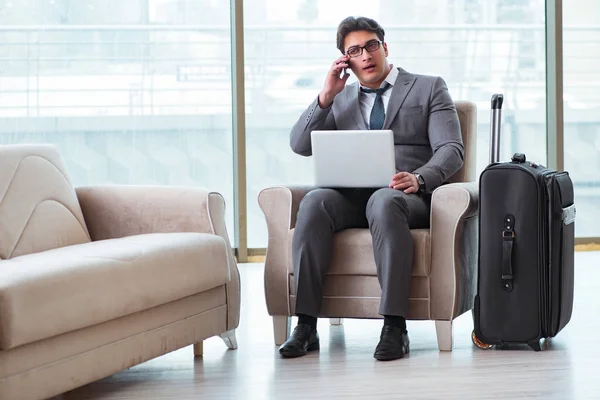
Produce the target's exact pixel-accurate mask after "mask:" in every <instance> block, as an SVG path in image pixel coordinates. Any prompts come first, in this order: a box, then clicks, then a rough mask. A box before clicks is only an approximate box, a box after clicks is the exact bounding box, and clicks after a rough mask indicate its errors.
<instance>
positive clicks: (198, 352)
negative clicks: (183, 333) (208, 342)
mask: <svg viewBox="0 0 600 400" xmlns="http://www.w3.org/2000/svg"><path fill="white" fill-rule="evenodd" d="M203 353H204V342H202V341H200V342H198V343H194V357H202V354H203Z"/></svg>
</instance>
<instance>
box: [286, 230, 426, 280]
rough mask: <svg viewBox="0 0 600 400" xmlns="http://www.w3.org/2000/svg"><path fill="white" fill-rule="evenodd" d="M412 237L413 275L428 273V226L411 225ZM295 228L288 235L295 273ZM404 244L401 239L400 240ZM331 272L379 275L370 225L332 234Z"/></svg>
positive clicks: (291, 267)
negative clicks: (367, 227)
mask: <svg viewBox="0 0 600 400" xmlns="http://www.w3.org/2000/svg"><path fill="white" fill-rule="evenodd" d="M410 233H411V235H412V238H413V267H412V271H413V272H412V275H413V276H429V273H430V271H431V245H430V243H431V241H430V236H429V229H411V231H410ZM293 235H294V229H291V230H290V232H289V236H288V246H289V248H288V250H289V257H288V260H289V262H288V271H289V273H290V274H293V273H294V267H293V265H292V263H291V260H292V238H293ZM398 246H402V243H398ZM327 273H328V274H329V275H366V276H377V267H376V266H375V258H374V255H373V239H372V237H371V232H370V231H369V230H368V229H346V230H343V231H341V232H338V233H336V234H335V235H334V236H333V253H332V256H331V268H330V269H329V271H327Z"/></svg>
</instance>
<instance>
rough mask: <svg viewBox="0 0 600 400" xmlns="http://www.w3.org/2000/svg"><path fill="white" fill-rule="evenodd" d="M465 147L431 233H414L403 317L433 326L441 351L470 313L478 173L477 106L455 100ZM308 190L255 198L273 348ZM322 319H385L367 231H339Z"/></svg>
mask: <svg viewBox="0 0 600 400" xmlns="http://www.w3.org/2000/svg"><path fill="white" fill-rule="evenodd" d="M456 109H457V111H458V116H459V121H460V126H461V131H462V138H463V142H464V146H465V160H464V165H463V167H462V168H461V169H460V170H459V171H458V172H457V173H456V174H455V175H454V176H453V177H452V179H451V182H453V183H450V184H447V185H443V186H441V187H439V188H437V189H436V190H435V191H434V193H433V198H432V206H431V224H430V229H414V230H412V236H413V239H414V255H415V257H414V263H413V274H412V280H411V289H410V294H409V296H410V300H409V311H408V316H407V317H408V319H413V320H435V321H436V330H437V337H438V346H439V349H440V350H451V349H452V344H453V340H452V339H453V338H452V321H453V320H454V319H455V318H456V317H458V316H459V315H461V314H463V313H465V312H467V311H469V310H471V309H472V307H473V300H474V296H475V283H476V279H475V277H476V265H477V208H478V189H477V183H476V182H474V181H475V179H476V171H475V161H476V160H475V149H476V138H477V132H476V129H477V117H476V107H475V104H473V103H471V102H468V101H457V102H456ZM311 189H312V188H305V187H272V188H267V189H264V190H263V191H261V192H260V193H259V196H258V202H259V205H260V207H261V209H262V211H263V212H264V215H265V218H266V221H267V227H268V232H269V239H268V247H267V257H266V261H265V296H266V302H267V309H268V312H269V315H271V316H272V317H273V329H274V336H275V344H276V345H280V344H282V343H283V342H284V341H285V340H286V339H287V337H288V336H289V334H290V317H291V316H293V315H295V314H294V308H295V295H294V273H293V268H292V263H291V244H292V237H293V235H294V225H295V222H296V213H297V212H298V206H299V205H300V202H301V201H302V198H303V197H304V196H305V195H306V193H308V192H309V191H310V190H311ZM323 296H324V299H323V305H322V309H321V314H320V316H321V317H329V318H331V319H332V323H334V324H336V323H340V318H344V317H349V318H382V316H381V315H379V303H380V297H381V288H380V286H379V281H378V280H377V270H376V267H375V261H374V257H373V245H372V240H371V235H370V233H369V230H368V229H348V230H345V231H341V232H338V233H336V235H335V236H334V243H333V257H332V261H331V266H330V270H329V272H328V274H327V275H326V278H325V286H324V295H323Z"/></svg>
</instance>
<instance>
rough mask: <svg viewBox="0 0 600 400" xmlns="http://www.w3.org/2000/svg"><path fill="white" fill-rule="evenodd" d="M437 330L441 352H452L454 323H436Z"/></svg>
mask: <svg viewBox="0 0 600 400" xmlns="http://www.w3.org/2000/svg"><path fill="white" fill-rule="evenodd" d="M435 330H436V332H437V340H438V347H439V349H440V351H452V344H453V341H454V339H453V334H452V321H435Z"/></svg>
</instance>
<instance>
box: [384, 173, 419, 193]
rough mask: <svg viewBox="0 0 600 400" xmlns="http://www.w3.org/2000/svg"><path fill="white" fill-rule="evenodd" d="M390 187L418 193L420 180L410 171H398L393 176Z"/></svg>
mask: <svg viewBox="0 0 600 400" xmlns="http://www.w3.org/2000/svg"><path fill="white" fill-rule="evenodd" d="M390 187H391V188H392V189H396V190H403V191H404V193H406V194H408V193H417V192H418V191H419V182H418V181H417V177H416V176H415V175H414V174H411V173H410V172H398V173H397V174H396V175H394V176H393V177H392V181H391V182H390Z"/></svg>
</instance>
